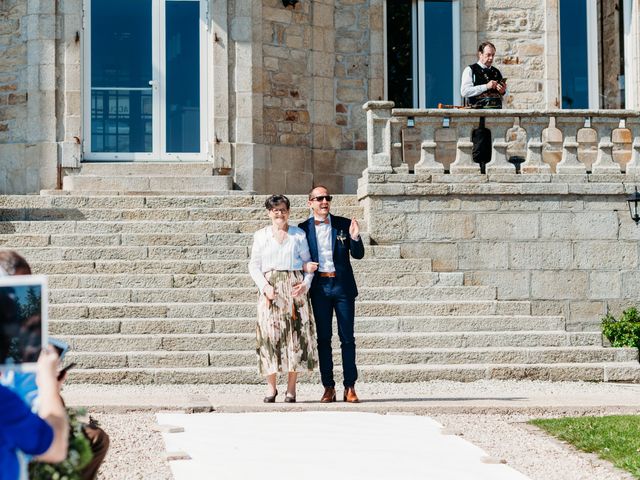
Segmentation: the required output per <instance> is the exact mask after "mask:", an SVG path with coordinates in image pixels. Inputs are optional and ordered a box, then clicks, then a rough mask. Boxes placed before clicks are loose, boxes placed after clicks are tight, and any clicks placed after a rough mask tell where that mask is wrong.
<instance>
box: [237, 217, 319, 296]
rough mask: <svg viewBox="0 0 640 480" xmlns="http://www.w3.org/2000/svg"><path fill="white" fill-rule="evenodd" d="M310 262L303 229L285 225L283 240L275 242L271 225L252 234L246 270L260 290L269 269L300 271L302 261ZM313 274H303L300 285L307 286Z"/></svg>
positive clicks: (265, 282)
mask: <svg viewBox="0 0 640 480" xmlns="http://www.w3.org/2000/svg"><path fill="white" fill-rule="evenodd" d="M309 261H311V255H310V254H309V244H308V243H307V237H306V235H305V233H304V230H302V229H301V228H298V227H292V226H289V231H288V235H287V236H286V237H285V240H284V242H282V243H278V241H277V240H276V239H275V238H274V236H273V227H272V226H271V225H269V226H268V227H265V228H261V229H260V230H258V231H257V232H256V233H254V234H253V246H252V247H251V260H249V273H250V274H251V278H253V281H254V282H255V283H256V285H257V286H258V289H259V290H260V292H261V293H262V291H263V290H264V287H266V286H267V285H268V284H269V282H268V281H267V279H266V278H265V277H264V274H265V273H266V272H269V271H271V270H289V271H296V270H302V266H303V264H304V263H305V262H309ZM312 280H313V273H306V272H305V273H304V280H303V281H304V284H305V285H306V286H307V289H309V288H310V287H311V281H312Z"/></svg>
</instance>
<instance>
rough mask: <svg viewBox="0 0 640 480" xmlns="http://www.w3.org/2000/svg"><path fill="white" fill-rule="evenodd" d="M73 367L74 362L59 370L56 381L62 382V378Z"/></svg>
mask: <svg viewBox="0 0 640 480" xmlns="http://www.w3.org/2000/svg"><path fill="white" fill-rule="evenodd" d="M75 366H76V362H71V363H70V364H69V365H67V366H66V367H64V368H63V369H62V370H60V371H59V372H58V381H60V380H62V379H63V378H64V376H65V375H66V373H67V372H68V371H69V370H71V369H72V368H73V367H75Z"/></svg>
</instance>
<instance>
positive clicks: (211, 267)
mask: <svg viewBox="0 0 640 480" xmlns="http://www.w3.org/2000/svg"><path fill="white" fill-rule="evenodd" d="M127 248H130V249H133V250H134V251H138V252H139V251H140V249H142V248H144V247H127ZM64 251H65V253H66V252H72V251H73V249H65V250H64ZM20 253H22V254H23V255H25V256H26V257H27V260H28V261H29V263H30V264H31V267H32V269H33V271H34V272H36V273H40V274H44V275H49V274H74V275H79V274H127V275H134V274H147V275H151V274H175V275H196V274H202V273H204V274H246V273H247V271H248V261H249V260H248V258H241V259H224V260H222V259H220V260H209V259H207V260H201V259H189V260H185V259H179V260H175V259H173V258H171V257H170V259H164V260H159V259H155V260H154V259H148V260H147V259H144V260H136V259H128V260H119V259H118V260H112V259H101V260H100V259H91V258H88V259H86V260H67V259H57V260H56V259H42V260H38V259H35V258H32V257H31V256H30V255H29V254H27V253H25V252H24V250H20ZM57 253H60V252H59V251H58V252H57ZM42 256H44V255H42ZM352 265H353V270H354V272H355V273H356V275H357V274H360V273H381V272H384V274H387V273H392V274H393V275H399V274H407V273H411V274H415V273H427V272H430V271H431V259H428V258H423V259H399V258H397V259H385V258H381V259H373V258H367V257H365V258H363V259H362V260H357V261H356V260H354V261H353V262H352ZM391 278H393V277H391Z"/></svg>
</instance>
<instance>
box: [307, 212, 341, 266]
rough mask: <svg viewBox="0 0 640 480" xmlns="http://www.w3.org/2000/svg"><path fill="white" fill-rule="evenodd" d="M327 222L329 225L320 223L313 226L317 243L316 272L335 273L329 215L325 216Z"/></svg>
mask: <svg viewBox="0 0 640 480" xmlns="http://www.w3.org/2000/svg"><path fill="white" fill-rule="evenodd" d="M312 218H313V217H312ZM314 220H315V219H314ZM327 220H329V223H321V224H319V225H316V226H315V227H316V241H317V243H318V271H320V272H335V271H336V267H335V265H334V264H333V248H331V215H329V216H327Z"/></svg>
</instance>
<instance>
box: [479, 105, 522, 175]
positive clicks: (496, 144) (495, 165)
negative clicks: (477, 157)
mask: <svg viewBox="0 0 640 480" xmlns="http://www.w3.org/2000/svg"><path fill="white" fill-rule="evenodd" d="M486 122H487V123H488V125H487V128H489V130H491V137H492V138H493V148H492V151H491V161H490V162H489V163H487V167H486V172H487V173H515V172H516V166H515V165H513V164H512V163H509V162H507V147H508V146H509V143H508V142H507V130H509V129H510V128H512V127H513V126H514V118H513V117H489V118H487V120H486Z"/></svg>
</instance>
